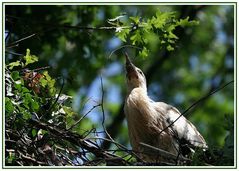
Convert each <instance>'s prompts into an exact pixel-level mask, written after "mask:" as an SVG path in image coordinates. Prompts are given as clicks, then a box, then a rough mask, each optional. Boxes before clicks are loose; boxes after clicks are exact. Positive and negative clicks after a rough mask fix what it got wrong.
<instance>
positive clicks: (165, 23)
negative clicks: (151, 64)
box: [110, 11, 199, 58]
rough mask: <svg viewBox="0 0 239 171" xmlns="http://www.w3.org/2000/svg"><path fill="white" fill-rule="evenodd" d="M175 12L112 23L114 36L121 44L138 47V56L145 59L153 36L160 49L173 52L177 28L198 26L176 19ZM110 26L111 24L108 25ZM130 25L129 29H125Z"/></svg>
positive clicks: (185, 20)
mask: <svg viewBox="0 0 239 171" xmlns="http://www.w3.org/2000/svg"><path fill="white" fill-rule="evenodd" d="M176 16H177V15H176V13H175V12H161V11H157V12H156V14H155V16H153V17H151V18H148V19H147V20H144V19H143V18H142V17H139V16H135V17H129V20H127V21H126V22H123V23H122V22H119V21H118V20H120V19H118V20H116V21H117V23H120V24H117V23H114V24H115V25H117V28H116V36H117V37H118V38H119V39H121V40H122V41H123V42H128V43H129V44H132V45H135V46H138V47H140V48H141V50H140V51H139V52H138V53H139V56H140V57H142V58H145V57H147V56H148V53H149V49H148V44H150V41H151V40H150V37H151V36H152V35H154V36H155V37H157V38H158V41H159V46H160V48H162V47H166V49H167V50H168V51H173V50H174V44H175V42H176V41H177V40H178V39H179V38H178V36H176V34H175V30H176V28H177V27H191V26H195V25H198V23H199V22H198V21H196V20H191V21H189V17H186V18H185V19H177V17H176ZM110 24H112V23H110ZM129 25H131V26H130V27H127V26H129Z"/></svg>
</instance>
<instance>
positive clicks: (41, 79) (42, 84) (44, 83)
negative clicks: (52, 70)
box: [39, 77, 48, 88]
mask: <svg viewBox="0 0 239 171" xmlns="http://www.w3.org/2000/svg"><path fill="white" fill-rule="evenodd" d="M39 82H40V83H41V86H42V87H44V88H45V87H46V85H47V83H48V82H47V80H46V79H45V78H43V77H42V78H40V80H39Z"/></svg>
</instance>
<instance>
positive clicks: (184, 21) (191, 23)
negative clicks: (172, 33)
mask: <svg viewBox="0 0 239 171" xmlns="http://www.w3.org/2000/svg"><path fill="white" fill-rule="evenodd" d="M188 20H189V17H187V18H185V19H180V20H179V21H178V22H177V25H178V26H181V27H186V26H195V25H198V24H199V21H195V20H192V21H188Z"/></svg>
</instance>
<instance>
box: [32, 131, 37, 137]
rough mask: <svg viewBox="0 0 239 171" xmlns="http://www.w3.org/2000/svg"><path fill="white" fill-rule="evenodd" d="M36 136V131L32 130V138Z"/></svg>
mask: <svg viewBox="0 0 239 171" xmlns="http://www.w3.org/2000/svg"><path fill="white" fill-rule="evenodd" d="M36 135H37V130H36V129H32V137H35V136H36Z"/></svg>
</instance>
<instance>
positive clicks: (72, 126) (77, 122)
mask: <svg viewBox="0 0 239 171" xmlns="http://www.w3.org/2000/svg"><path fill="white" fill-rule="evenodd" d="M99 106H101V104H97V105H95V106H93V107H92V108H91V109H90V110H89V111H88V112H86V113H85V114H84V115H83V116H82V117H81V118H80V119H79V120H78V121H76V122H75V123H74V124H73V125H71V127H69V128H68V129H67V130H71V129H72V128H74V127H75V126H76V125H77V124H79V123H80V122H81V121H82V119H84V118H85V117H86V116H87V115H88V114H89V113H90V112H92V111H93V110H94V109H95V108H96V107H99Z"/></svg>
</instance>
